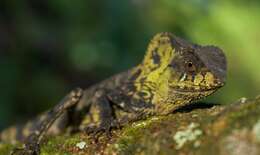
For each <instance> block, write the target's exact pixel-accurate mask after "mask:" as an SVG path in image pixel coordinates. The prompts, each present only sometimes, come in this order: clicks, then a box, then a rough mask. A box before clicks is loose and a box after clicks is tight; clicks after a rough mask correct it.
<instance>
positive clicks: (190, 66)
mask: <svg viewBox="0 0 260 155" xmlns="http://www.w3.org/2000/svg"><path fill="white" fill-rule="evenodd" d="M186 68H187V70H188V71H189V72H194V71H195V70H196V68H195V66H194V64H193V63H192V62H191V61H189V62H186Z"/></svg>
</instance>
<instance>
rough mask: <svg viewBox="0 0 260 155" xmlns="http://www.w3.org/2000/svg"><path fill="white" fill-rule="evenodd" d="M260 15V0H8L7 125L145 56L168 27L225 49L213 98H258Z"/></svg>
mask: <svg viewBox="0 0 260 155" xmlns="http://www.w3.org/2000/svg"><path fill="white" fill-rule="evenodd" d="M259 19H260V2H259V1H258V0H244V1H242V0H231V1H227V0H212V1H210V0H182V1H177V0H176V1H174V0H160V1H158V0H128V1H122V0H113V1H111V0H99V1H94V0H75V1H68V0H27V1H26V0H24V1H18V0H17V1H12V0H3V1H1V2H0V87H1V88H0V129H1V128H4V127H6V126H8V125H10V124H12V123H14V122H17V121H21V120H25V119H28V118H31V117H33V116H35V115H36V114H38V113H40V112H41V111H44V110H46V109H48V108H50V107H52V106H53V105H54V104H56V103H57V102H58V101H59V100H60V99H61V98H62V97H63V96H64V95H65V94H66V93H67V92H68V91H69V90H71V89H72V88H74V87H76V86H80V87H83V88H85V87H87V86H89V85H91V84H93V83H95V82H98V81H100V80H102V79H104V78H107V77H108V76H111V75H112V74H115V73H118V72H120V71H123V70H125V69H127V68H129V67H131V66H134V65H135V64H137V63H139V62H140V61H141V60H142V58H143V55H144V52H145V50H146V46H147V44H148V42H149V40H150V39H151V37H152V36H153V35H154V34H155V33H158V32H163V31H169V32H173V33H174V34H176V35H178V36H180V37H183V38H186V39H187V40H190V41H192V42H196V43H198V44H202V45H205V44H213V45H217V46H219V47H221V48H222V49H223V50H224V51H225V53H226V56H227V59H228V81H227V85H226V86H225V87H224V88H223V89H221V90H220V91H218V93H216V94H215V95H214V96H212V97H210V98H209V99H207V100H208V101H207V102H220V103H223V104H226V103H230V102H233V101H235V100H237V99H238V98H241V97H244V96H246V97H254V96H256V95H257V94H259V93H260V88H259V85H260V69H259V68H260V51H259V49H260V20H259Z"/></svg>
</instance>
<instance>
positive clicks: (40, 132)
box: [11, 88, 83, 155]
mask: <svg viewBox="0 0 260 155" xmlns="http://www.w3.org/2000/svg"><path fill="white" fill-rule="evenodd" d="M82 95H83V91H82V89H80V88H77V89H75V90H73V91H71V92H70V93H69V94H68V95H67V96H65V97H64V98H63V100H62V101H61V102H60V103H59V104H58V105H56V106H55V107H54V108H53V109H52V110H50V111H49V112H48V114H47V115H48V117H47V118H46V119H45V120H43V121H42V122H41V124H40V126H39V128H38V129H36V130H35V131H34V132H33V133H32V134H31V135H29V136H28V138H27V139H26V140H25V144H24V147H23V148H15V149H14V150H13V151H12V153H11V154H12V155H16V154H17V155H38V154H39V153H40V144H41V142H42V139H43V137H44V136H45V134H46V133H47V131H48V129H49V128H50V127H51V125H52V124H53V123H54V122H55V120H57V119H58V118H59V117H60V116H61V115H62V114H63V113H64V112H65V111H67V110H68V109H69V108H71V107H72V106H74V105H76V104H77V103H78V102H79V100H80V99H81V97H82Z"/></svg>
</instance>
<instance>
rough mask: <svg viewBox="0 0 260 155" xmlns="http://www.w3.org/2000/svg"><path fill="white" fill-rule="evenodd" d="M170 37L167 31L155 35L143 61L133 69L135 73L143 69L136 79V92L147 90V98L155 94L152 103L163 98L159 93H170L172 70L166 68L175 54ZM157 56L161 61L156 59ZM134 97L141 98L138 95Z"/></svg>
mask: <svg viewBox="0 0 260 155" xmlns="http://www.w3.org/2000/svg"><path fill="white" fill-rule="evenodd" d="M170 39H171V38H170V37H169V35H168V34H165V33H159V34H157V35H155V36H154V38H153V39H152V40H151V42H150V43H149V45H148V49H147V51H146V55H145V57H144V60H143V62H142V63H141V64H140V65H139V66H137V67H136V68H135V69H134V70H133V74H135V73H136V72H138V71H140V70H141V73H140V75H139V76H138V77H137V78H136V80H135V87H136V92H135V94H138V92H146V94H149V95H147V99H151V98H150V97H151V96H153V98H152V100H151V101H152V103H156V102H157V103H158V101H159V98H161V97H159V96H158V95H160V94H161V95H168V80H169V79H170V78H169V76H171V75H172V71H170V70H165V69H166V68H167V66H168V65H169V62H171V60H172V59H173V58H174V56H175V49H174V48H173V46H172V43H171V40H170ZM155 57H157V59H158V60H157V61H159V62H156V61H155ZM176 82H177V81H176ZM155 91H157V93H156V92H155ZM158 93H159V94H158ZM134 97H136V98H139V96H138V95H135V96H134ZM144 99H145V98H144Z"/></svg>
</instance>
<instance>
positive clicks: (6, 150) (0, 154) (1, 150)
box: [0, 144, 14, 155]
mask: <svg viewBox="0 0 260 155" xmlns="http://www.w3.org/2000/svg"><path fill="white" fill-rule="evenodd" d="M13 148H14V146H13V145H10V144H0V155H7V154H10V152H11V150H12V149H13Z"/></svg>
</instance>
